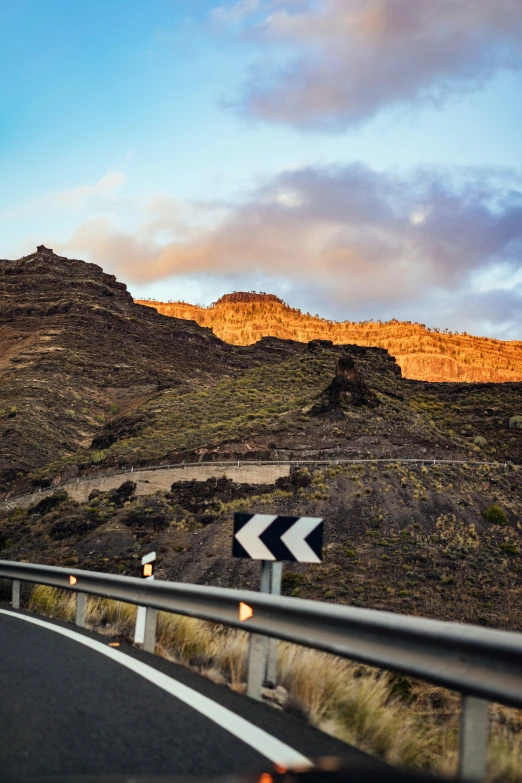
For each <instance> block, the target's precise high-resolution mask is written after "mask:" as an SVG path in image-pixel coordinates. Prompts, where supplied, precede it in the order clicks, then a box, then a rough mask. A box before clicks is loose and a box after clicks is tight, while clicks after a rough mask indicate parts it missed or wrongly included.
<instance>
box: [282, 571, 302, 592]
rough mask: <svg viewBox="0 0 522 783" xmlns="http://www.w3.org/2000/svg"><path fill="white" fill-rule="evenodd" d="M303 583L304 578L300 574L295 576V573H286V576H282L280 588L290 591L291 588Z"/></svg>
mask: <svg viewBox="0 0 522 783" xmlns="http://www.w3.org/2000/svg"><path fill="white" fill-rule="evenodd" d="M303 582H304V576H303V575H302V574H297V573H296V572H295V571H287V572H286V574H283V578H282V580H281V586H282V587H283V589H287V590H291V589H292V588H294V587H297V586H298V585H301V584H303Z"/></svg>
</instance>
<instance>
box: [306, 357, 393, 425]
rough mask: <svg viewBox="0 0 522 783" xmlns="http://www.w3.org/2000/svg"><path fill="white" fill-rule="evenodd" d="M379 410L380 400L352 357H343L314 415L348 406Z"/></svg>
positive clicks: (316, 406) (314, 409)
mask: <svg viewBox="0 0 522 783" xmlns="http://www.w3.org/2000/svg"><path fill="white" fill-rule="evenodd" d="M351 405H353V406H355V407H360V406H362V405H364V406H366V407H367V408H377V406H378V405H380V402H379V400H378V398H377V397H376V396H375V394H374V393H373V392H372V390H371V389H370V387H369V386H368V384H367V383H366V381H365V380H364V377H363V375H362V373H361V371H360V370H359V369H358V367H357V365H356V363H355V361H354V359H353V357H352V356H349V355H345V356H341V357H340V359H339V361H338V363H337V370H336V373H335V376H334V378H333V380H332V381H331V383H330V384H329V385H328V386H327V388H326V389H325V391H324V392H323V394H322V395H321V397H320V400H319V402H318V403H317V404H316V405H315V406H314V408H313V411H312V412H313V413H325V412H327V411H338V410H340V409H341V408H344V407H347V406H351Z"/></svg>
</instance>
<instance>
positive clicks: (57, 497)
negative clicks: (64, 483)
mask: <svg viewBox="0 0 522 783" xmlns="http://www.w3.org/2000/svg"><path fill="white" fill-rule="evenodd" d="M68 499H69V495H68V494H67V492H65V490H62V491H61V492H55V493H54V494H53V495H48V496H47V497H45V498H42V499H41V500H40V501H38V503H35V505H34V506H31V508H30V509H29V513H30V514H39V515H40V516H43V515H44V514H48V513H49V511H52V510H53V508H56V506H59V505H60V503H63V502H64V501H66V500H68Z"/></svg>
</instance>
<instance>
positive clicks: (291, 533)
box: [232, 514, 323, 563]
mask: <svg viewBox="0 0 522 783" xmlns="http://www.w3.org/2000/svg"><path fill="white" fill-rule="evenodd" d="M322 548H323V520H322V519H321V518H318V517H281V516H278V515H277V514H234V540H233V545H232V554H233V555H234V557H249V558H250V559H251V560H291V561H294V562H295V561H297V562H299V563H320V562H321V552H322Z"/></svg>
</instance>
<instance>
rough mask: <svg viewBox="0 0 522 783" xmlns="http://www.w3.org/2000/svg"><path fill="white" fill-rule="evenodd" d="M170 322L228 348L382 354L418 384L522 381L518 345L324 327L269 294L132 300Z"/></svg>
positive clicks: (409, 331)
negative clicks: (278, 344) (323, 344)
mask: <svg viewBox="0 0 522 783" xmlns="http://www.w3.org/2000/svg"><path fill="white" fill-rule="evenodd" d="M136 301H137V302H138V303H139V304H142V305H147V306H149V307H153V308H155V309H156V310H157V311H158V312H159V313H162V314H163V315H168V316H171V317H174V318H184V319H190V320H193V321H196V323H198V324H200V326H205V327H210V328H211V329H212V331H213V332H214V333H215V334H216V335H217V336H218V337H220V338H221V339H222V340H224V341H225V342H227V343H232V344H234V345H250V344H252V343H255V342H257V341H258V340H260V339H261V338H262V337H265V336H272V337H279V338H281V339H283V340H299V342H308V341H309V340H316V339H321V340H332V341H333V342H334V343H340V344H343V343H357V345H367V346H379V347H381V348H386V349H387V350H388V351H389V352H390V353H391V354H392V355H393V356H395V358H396V360H397V362H398V364H399V365H400V367H401V369H402V374H403V375H404V377H405V378H412V379H416V380H423V381H438V382H441V381H451V382H459V381H460V382H462V381H464V382H469V383H473V382H474V383H477V382H480V383H484V382H493V383H502V382H505V381H520V380H522V341H519V340H518V341H516V340H513V341H502V340H494V339H492V338H489V337H473V336H471V335H468V334H465V333H464V334H446V333H444V332H440V331H438V330H433V329H432V330H430V329H427V328H426V327H425V326H424V324H417V323H411V322H409V321H406V322H403V321H395V320H394V321H388V322H386V323H380V322H375V321H368V322H363V323H355V322H351V321H344V322H342V323H338V322H336V321H328V320H326V319H323V318H319V316H311V315H309V314H304V313H301V311H300V310H296V309H294V308H292V307H289V306H288V305H287V304H285V302H283V301H282V300H281V299H279V298H278V297H277V296H274V295H273V294H255V293H240V292H238V293H233V294H226V295H225V296H222V297H221V299H219V300H218V301H217V302H216V303H215V304H213V305H211V306H210V307H200V306H199V305H190V304H186V303H185V302H169V303H163V302H155V301H150V300H142V299H139V300H136Z"/></svg>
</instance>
